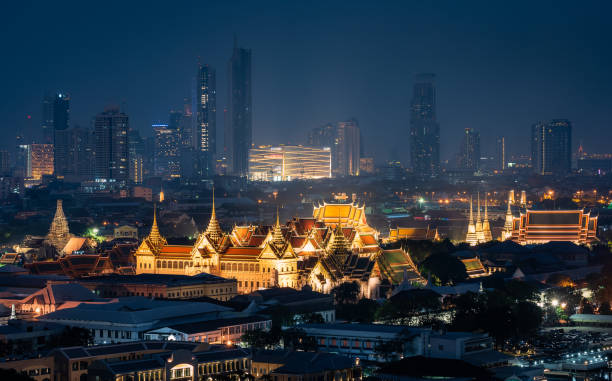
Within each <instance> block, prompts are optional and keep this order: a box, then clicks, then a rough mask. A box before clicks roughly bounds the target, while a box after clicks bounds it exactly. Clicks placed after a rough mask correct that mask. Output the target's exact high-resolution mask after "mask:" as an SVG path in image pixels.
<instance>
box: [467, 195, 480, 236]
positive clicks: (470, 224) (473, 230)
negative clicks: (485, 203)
mask: <svg viewBox="0 0 612 381" xmlns="http://www.w3.org/2000/svg"><path fill="white" fill-rule="evenodd" d="M465 242H467V243H469V244H470V246H476V244H477V243H478V237H477V236H476V226H475V225H474V212H473V211H472V197H471V196H470V221H469V222H468V231H467V235H466V236H465Z"/></svg>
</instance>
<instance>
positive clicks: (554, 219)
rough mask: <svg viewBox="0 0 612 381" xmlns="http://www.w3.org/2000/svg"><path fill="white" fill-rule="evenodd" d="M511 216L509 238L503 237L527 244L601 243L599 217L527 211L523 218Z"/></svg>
mask: <svg viewBox="0 0 612 381" xmlns="http://www.w3.org/2000/svg"><path fill="white" fill-rule="evenodd" d="M510 217H511V218H512V225H511V226H512V230H511V231H508V232H506V235H505V237H504V236H503V234H504V233H502V238H509V239H512V240H513V241H515V242H517V243H520V244H523V245H528V244H539V243H547V242H550V241H566V242H573V243H575V244H591V243H593V242H595V241H597V237H596V234H597V217H596V216H591V214H590V213H585V212H583V211H582V210H527V211H525V212H522V213H521V214H520V216H519V217H512V215H511V214H510ZM507 218H508V217H507ZM507 225H509V224H507ZM505 230H506V229H505Z"/></svg>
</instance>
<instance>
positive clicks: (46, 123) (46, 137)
mask: <svg viewBox="0 0 612 381" xmlns="http://www.w3.org/2000/svg"><path fill="white" fill-rule="evenodd" d="M54 103H55V99H54V98H53V97H51V96H49V95H45V96H44V98H43V103H42V118H41V123H40V127H41V130H42V142H43V143H44V144H53V105H54Z"/></svg>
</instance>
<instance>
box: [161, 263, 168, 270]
mask: <svg viewBox="0 0 612 381" xmlns="http://www.w3.org/2000/svg"><path fill="white" fill-rule="evenodd" d="M166 266H167V264H166V261H162V268H163V269H165V268H166Z"/></svg>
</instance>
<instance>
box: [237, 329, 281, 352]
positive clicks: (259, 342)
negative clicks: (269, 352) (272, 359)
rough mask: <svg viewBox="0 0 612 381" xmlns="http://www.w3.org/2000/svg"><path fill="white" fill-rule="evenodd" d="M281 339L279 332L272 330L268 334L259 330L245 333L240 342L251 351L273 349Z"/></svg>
mask: <svg viewBox="0 0 612 381" xmlns="http://www.w3.org/2000/svg"><path fill="white" fill-rule="evenodd" d="M280 339H281V335H280V330H278V329H274V328H273V329H272V330H270V332H266V331H263V330H261V329H254V330H250V331H246V332H245V333H243V334H242V337H241V338H240V340H241V341H242V342H244V343H246V345H247V346H248V347H250V348H253V349H274V348H275V347H276V346H278V344H279V342H280Z"/></svg>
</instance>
